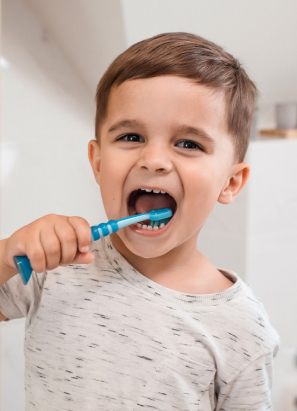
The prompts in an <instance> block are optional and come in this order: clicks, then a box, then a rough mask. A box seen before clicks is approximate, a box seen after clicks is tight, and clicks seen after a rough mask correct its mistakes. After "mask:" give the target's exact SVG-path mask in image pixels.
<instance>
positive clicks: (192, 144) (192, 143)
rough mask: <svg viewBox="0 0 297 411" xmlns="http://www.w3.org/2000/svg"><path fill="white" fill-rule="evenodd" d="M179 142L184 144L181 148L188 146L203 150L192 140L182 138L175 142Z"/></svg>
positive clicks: (192, 148)
mask: <svg viewBox="0 0 297 411" xmlns="http://www.w3.org/2000/svg"><path fill="white" fill-rule="evenodd" d="M179 144H184V146H183V148H189V149H191V150H195V149H198V150H202V151H203V148H202V147H201V146H199V145H198V144H197V143H194V142H193V141H189V140H182V141H180V142H179V143H178V144H177V146H178V145H179ZM179 147H182V146H179Z"/></svg>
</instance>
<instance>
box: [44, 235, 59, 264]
mask: <svg viewBox="0 0 297 411" xmlns="http://www.w3.org/2000/svg"><path fill="white" fill-rule="evenodd" d="M40 241H41V244H42V247H43V249H44V254H45V258H46V269H47V270H53V269H54V268H56V267H58V265H59V262H60V259H61V245H60V241H59V239H58V237H57V235H56V233H55V231H54V230H50V231H46V232H45V231H41V232H40Z"/></svg>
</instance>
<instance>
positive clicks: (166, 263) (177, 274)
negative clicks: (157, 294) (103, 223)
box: [110, 234, 205, 282]
mask: <svg viewBox="0 0 297 411" xmlns="http://www.w3.org/2000/svg"><path fill="white" fill-rule="evenodd" d="M110 237H111V241H112V244H113V245H114V247H115V248H116V249H117V250H118V251H119V253H121V254H122V255H123V256H124V257H125V259H126V260H127V261H128V263H129V264H131V265H132V266H133V267H134V268H135V269H136V270H137V271H139V272H140V273H141V274H143V275H144V276H145V277H148V278H150V279H151V280H153V281H156V282H159V281H158V280H160V279H163V280H164V279H165V278H167V277H168V278H169V277H170V278H171V280H172V278H176V279H177V278H178V279H181V277H184V276H185V273H187V276H189V275H190V273H191V272H194V271H195V273H196V275H197V271H198V272H199V266H200V265H201V264H202V261H203V259H204V258H205V257H204V256H203V255H202V254H201V253H200V252H199V251H198V250H197V248H196V242H197V235H195V236H193V237H192V238H190V239H189V240H188V241H186V242H185V243H182V244H180V245H179V246H177V247H176V248H174V249H172V250H170V251H168V253H166V254H164V255H161V256H159V257H155V258H143V257H140V256H138V255H135V254H133V253H132V252H131V251H130V250H129V249H128V248H127V247H126V246H125V244H124V243H123V241H122V240H121V238H120V237H119V236H118V235H117V234H111V235H110Z"/></svg>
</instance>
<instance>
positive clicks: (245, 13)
mask: <svg viewBox="0 0 297 411" xmlns="http://www.w3.org/2000/svg"><path fill="white" fill-rule="evenodd" d="M296 16H297V2H296V0H282V1H281V0H249V1H238V0H141V1H139V0H50V1H49V0H2V44H1V48H2V53H1V208H0V218H1V238H6V237H9V236H10V235H11V234H12V233H13V232H14V231H16V230H17V229H19V228H20V227H22V226H24V225H26V224H28V223H30V222H32V221H33V220H36V219H37V218H39V217H41V216H43V215H45V214H49V213H56V214H63V215H79V216H81V217H84V218H86V219H87V220H88V222H89V223H90V225H95V224H99V223H100V222H104V221H106V215H105V212H104V208H103V205H102V202H101V198H100V189H99V187H98V186H97V184H96V182H95V180H94V177H93V174H92V170H91V166H90V165H89V162H88V156H87V144H88V141H89V140H91V139H93V138H94V117H95V103H94V96H95V90H96V86H97V83H98V81H99V79H100V77H101V76H102V74H103V73H104V71H105V70H106V69H107V67H108V65H109V64H110V63H111V62H112V60H113V59H114V58H115V57H116V56H117V55H118V54H120V53H121V52H122V51H124V50H125V49H126V48H127V47H129V46H130V45H132V44H133V43H135V42H137V41H140V40H143V39H145V38H148V37H151V36H153V35H156V34H159V33H163V32H169V31H187V32H191V33H195V34H198V35H200V36H202V37H205V38H207V39H209V40H211V41H214V42H216V43H218V44H219V45H221V46H223V47H224V48H225V49H226V50H227V51H228V52H229V53H231V54H233V55H234V56H235V57H237V58H238V59H239V60H240V61H241V62H242V64H243V66H244V67H245V68H246V71H247V73H248V74H249V75H250V77H251V78H252V79H253V80H254V81H255V82H256V84H257V86H258V88H259V89H260V93H261V94H260V98H259V101H258V105H257V110H256V114H255V120H254V128H253V132H252V135H251V144H250V147H249V150H248V154H247V157H246V161H248V162H250V164H251V167H252V171H251V176H250V179H249V182H248V184H247V186H246V188H245V190H244V191H243V192H242V193H241V194H240V196H239V197H238V198H237V199H236V201H235V202H234V203H233V204H231V205H229V206H224V205H220V204H217V205H216V207H215V208H214V210H213V213H212V215H211V216H210V218H209V220H208V222H207V223H206V225H205V227H204V228H203V230H202V232H201V235H200V237H199V239H198V247H199V249H200V250H201V251H202V252H203V253H204V254H205V255H206V256H207V258H209V259H210V260H211V261H212V262H213V264H215V265H216V266H217V267H221V268H227V269H231V270H233V271H236V272H237V273H238V274H239V276H240V277H242V278H243V280H244V281H246V282H247V283H248V284H249V285H250V286H251V287H252V288H253V291H254V293H255V294H256V295H257V296H258V297H259V298H260V299H261V300H262V301H263V303H264V305H265V308H266V310H267V312H268V314H269V317H270V320H271V323H272V325H273V326H274V327H275V328H276V329H277V331H278V332H279V334H280V337H281V349H280V352H279V353H278V356H277V358H276V360H275V376H274V386H273V394H272V396H273V405H274V410H275V411H291V410H297V367H296V365H297V360H296V358H297V357H296V353H297V330H296V324H297V272H296V267H297V184H296V181H297V179H296V175H297V161H296V158H297V138H295V137H296V129H297V124H295V123H294V106H295V105H296V101H297V24H296ZM283 103H290V107H291V108H290V110H291V117H290V119H289V120H288V122H287V123H286V121H285V124H284V125H283V124H282V126H281V128H282V129H283V128H285V129H287V130H285V131H284V130H279V128H280V123H281V121H280V118H279V117H277V114H278V112H277V111H276V105H277V104H283ZM292 106H293V109H292ZM295 108H296V106H295ZM292 110H293V111H292ZM296 116H297V108H296ZM290 122H291V123H290ZM24 325H25V322H24V320H15V321H9V322H6V323H3V322H2V323H1V325H0V333H1V339H0V341H1V355H0V364H1V365H0V371H1V386H0V387H1V389H0V395H1V402H0V404H1V411H24V410H25V389H24V354H23V345H24Z"/></svg>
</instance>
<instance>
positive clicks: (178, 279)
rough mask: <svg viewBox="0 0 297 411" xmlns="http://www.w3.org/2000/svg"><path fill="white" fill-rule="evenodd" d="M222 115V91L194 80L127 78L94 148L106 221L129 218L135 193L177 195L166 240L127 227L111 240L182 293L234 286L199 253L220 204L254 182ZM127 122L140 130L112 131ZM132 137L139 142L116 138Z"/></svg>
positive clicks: (157, 279)
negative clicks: (208, 222) (237, 158)
mask: <svg viewBox="0 0 297 411" xmlns="http://www.w3.org/2000/svg"><path fill="white" fill-rule="evenodd" d="M225 111H226V108H225V101H224V96H223V95H222V93H220V92H217V91H213V90H211V89H209V88H207V87H205V86H203V85H197V84H195V83H193V82H192V81H190V80H189V79H185V78H180V77H176V76H160V77H154V78H150V79H137V80H129V81H126V82H124V83H122V84H121V85H120V86H118V87H116V88H113V89H112V91H111V94H110V98H109V104H108V110H107V117H106V118H105V120H104V122H103V124H102V126H101V128H100V130H99V136H98V137H99V141H100V145H99V144H98V142H97V141H96V140H92V141H90V142H89V160H90V163H91V166H92V169H93V172H94V176H95V179H96V181H97V183H98V184H99V185H100V190H101V195H102V200H103V204H104V208H105V210H106V214H107V216H108V219H119V218H124V217H127V216H128V214H127V208H126V207H127V206H126V201H127V197H128V195H129V194H130V192H131V191H132V190H134V189H136V188H140V187H144V188H147V187H149V188H155V187H156V188H161V189H162V188H163V190H164V191H167V192H169V193H170V194H172V195H173V196H174V198H175V200H176V201H177V206H178V207H177V211H176V213H175V215H174V218H173V220H172V222H171V226H170V227H168V230H166V231H164V233H163V234H162V235H161V234H160V235H158V236H156V237H153V238H152V237H148V236H145V235H143V234H141V232H140V230H134V231H133V230H131V229H130V228H129V227H125V228H123V229H121V230H119V231H118V232H117V233H114V234H111V241H112V243H113V245H114V246H115V247H116V249H117V250H118V251H119V252H120V253H121V254H122V255H123V256H124V257H125V258H126V260H127V261H128V262H129V263H130V264H131V265H132V266H133V267H134V268H135V269H136V270H138V271H139V272H140V273H141V274H143V275H144V276H146V277H148V278H149V279H151V280H152V281H155V282H157V283H159V284H161V285H163V286H165V287H167V288H171V289H174V290H177V291H180V292H186V293H191V294H211V293H215V292H219V291H223V290H225V289H227V288H229V287H230V286H231V285H232V284H233V283H232V282H231V281H229V280H228V279H227V278H226V277H225V276H224V275H223V274H222V273H221V272H220V271H218V270H217V269H216V268H215V267H214V266H213V265H212V264H211V263H210V261H208V260H207V259H206V257H204V256H203V255H202V254H201V253H200V252H199V250H197V247H196V244H197V237H198V235H199V232H200V230H201V228H202V227H203V225H204V223H205V222H206V220H207V218H208V216H209V214H210V213H211V211H212V209H213V207H214V206H215V203H216V202H217V201H218V202H220V203H222V204H230V203H231V202H232V201H233V200H234V199H235V198H236V197H237V195H238V194H239V192H240V191H241V189H242V188H243V187H244V185H245V183H246V181H247V179H248V176H249V171H250V167H249V164H247V163H245V162H242V163H237V162H236V161H235V160H234V146H233V143H232V139H231V137H230V135H228V131H227V127H226V116H225ZM122 120H133V121H134V122H137V123H138V124H133V125H132V124H130V125H127V124H126V125H123V126H121V127H120V128H117V129H115V130H113V131H109V130H110V128H112V127H113V126H114V125H115V124H116V123H117V122H119V121H122ZM181 125H186V126H190V127H194V128H196V129H200V130H201V133H199V134H198V135H197V134H194V133H193V132H190V131H189V130H187V131H185V130H182V129H181ZM127 133H129V134H133V135H135V136H136V137H133V139H134V140H136V141H129V139H128V138H127V137H125V139H121V140H119V138H121V137H124V136H125V135H126V134H127ZM203 133H204V134H205V133H206V134H207V135H208V136H209V137H211V138H212V139H213V140H214V142H211V141H208V140H206V139H205V138H203ZM130 140H131V138H130ZM189 141H190V142H192V144H190V143H189ZM193 143H196V144H193Z"/></svg>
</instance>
